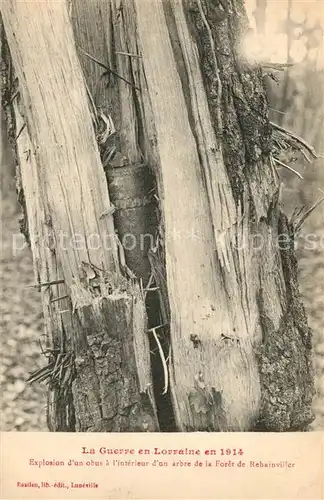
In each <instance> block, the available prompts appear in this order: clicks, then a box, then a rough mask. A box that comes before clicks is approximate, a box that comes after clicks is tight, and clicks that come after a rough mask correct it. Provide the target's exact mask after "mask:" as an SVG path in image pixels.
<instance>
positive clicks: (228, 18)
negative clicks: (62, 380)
mask: <svg viewBox="0 0 324 500" xmlns="http://www.w3.org/2000/svg"><path fill="white" fill-rule="evenodd" d="M7 5H8V6H7V7H6V8H5V9H4V22H5V28H6V32H7V36H8V40H9V44H10V47H11V50H12V56H13V60H14V62H15V66H16V67H17V73H18V76H19V81H20V83H21V86H22V90H23V96H24V103H25V107H26V106H27V107H26V109H27V110H28V112H27V118H28V119H27V125H28V127H27V130H28V132H29V133H30V137H31V138H32V140H33V144H34V149H36V147H37V146H38V148H39V150H37V155H36V162H37V169H35V170H37V175H36V173H35V174H34V176H35V178H36V177H37V182H38V184H39V186H40V187H39V188H38V193H39V195H38V196H39V199H41V200H42V202H43V203H45V204H47V207H48V210H49V211H50V213H51V215H52V219H53V220H52V223H51V226H50V228H51V231H53V234H54V238H55V240H56V239H57V236H58V231H60V230H64V231H67V233H68V234H69V236H71V233H72V232H73V231H75V230H77V231H78V232H80V233H81V234H82V235H83V237H84V238H85V240H86V239H87V237H88V235H89V234H91V232H94V231H95V232H96V234H97V233H99V234H100V235H102V231H104V230H106V231H107V232H108V234H109V235H110V236H111V235H112V234H113V232H114V227H113V223H112V221H111V219H110V220H109V221H108V222H107V220H104V226H100V224H101V222H99V223H98V221H100V214H101V213H102V212H103V211H104V210H105V209H107V207H108V206H109V197H108V192H107V185H106V181H105V179H104V177H103V169H102V162H104V161H103V159H104V158H107V153H108V152H109V151H110V150H111V148H112V147H113V146H114V147H115V149H117V151H118V155H117V156H116V157H114V159H113V160H112V162H111V161H110V160H108V161H107V163H106V164H105V168H106V171H107V176H108V179H109V177H110V179H111V177H112V176H113V173H112V172H113V170H112V169H113V168H114V167H120V168H123V167H125V166H126V165H127V166H131V167H133V168H134V167H136V165H137V166H138V165H139V164H144V165H146V166H147V167H148V168H149V169H150V171H151V172H153V173H154V175H155V179H156V184H157V198H158V201H159V210H160V225H159V228H158V229H159V231H158V234H159V237H158V238H157V240H156V241H155V245H154V247H153V248H151V253H149V254H148V255H147V258H148V261H150V262H151V264H152V263H155V267H154V265H153V268H152V274H153V275H154V274H155V280H156V282H157V285H158V286H159V291H160V294H159V297H160V304H159V314H160V317H161V318H162V323H163V325H162V326H165V323H167V324H168V326H167V328H166V331H167V332H168V331H169V334H170V342H171V355H170V356H169V357H168V366H167V370H166V371H164V377H165V380H164V382H165V391H166V390H167V382H168V379H169V378H170V386H171V396H172V406H173V412H174V415H175V429H176V430H180V431H194V430H199V431H206V430H207V431H248V430H255V429H263V430H271V431H288V430H294V429H296V430H303V429H305V428H306V426H307V424H308V423H309V421H310V420H311V419H312V411H311V400H312V394H313V378H312V368H311V332H310V330H309V328H308V326H307V321H306V316H305V312H304V309H303V306H302V304H301V301H300V297H299V291H298V283H297V269H296V267H297V266H296V260H295V256H294V241H293V240H294V234H293V228H292V226H291V225H290V224H289V222H288V221H287V219H286V217H285V216H284V215H283V213H282V212H281V210H280V206H279V194H280V193H279V185H278V182H277V178H276V176H275V174H274V172H273V169H272V168H271V164H270V160H269V154H270V150H271V128H270V125H269V121H268V107H267V100H266V96H265V90H264V86H263V82H262V75H261V71H260V70H259V69H258V68H251V66H250V65H249V64H248V63H247V61H245V60H244V59H243V57H242V56H241V55H240V53H239V42H240V40H241V37H242V36H243V34H244V30H245V12H244V6H243V2H242V1H241V0H229V1H228V2H227V3H226V4H224V5H225V7H223V2H221V3H219V5H218V4H217V2H209V1H207V0H197V1H194V2H189V1H187V0H168V1H163V2H162V1H161V0H150V1H149V2H146V1H143V0H127V1H120V0H111V2H110V3H109V4H108V3H106V2H103V1H101V0H97V1H96V2H90V3H89V2H84V1H82V0H76V1H75V2H73V3H72V19H73V23H74V29H75V37H76V40H77V46H78V47H81V48H82V49H83V55H82V53H81V54H80V57H82V58H84V57H86V59H87V61H86V60H85V59H82V60H83V63H82V64H83V68H84V73H85V75H86V79H87V82H88V87H89V89H90V92H91V93H92V95H94V96H95V104H96V106H100V107H102V109H103V110H104V113H105V114H107V115H111V116H112V118H113V121H114V123H115V126H116V129H117V135H116V137H115V138H114V140H115V142H114V144H107V145H106V150H105V151H104V150H102V151H101V160H100V157H99V153H98V150H97V147H96V143H95V138H94V134H93V130H92V128H91V119H90V113H89V110H88V108H87V106H86V92H85V88H84V85H83V79H82V75H81V72H80V68H79V64H78V61H77V58H76V54H75V50H74V42H73V38H72V32H71V30H70V26H69V22H68V18H67V11H66V8H65V6H64V4H61V3H60V4H59V5H51V6H49V4H42V8H40V9H39V12H38V11H37V13H36V21H37V24H36V26H33V34H34V33H35V29H36V28H37V30H38V32H39V37H38V38H36V37H35V36H34V38H33V40H32V37H31V32H30V30H26V32H25V33H23V32H22V24H21V21H22V19H23V17H24V15H28V16H31V8H30V7H28V5H21V4H19V3H17V4H16V3H15V2H13V1H11V2H8V4H7ZM108 5H109V6H110V7H108ZM87 11H89V12H88V14H89V16H90V19H93V20H94V22H93V24H92V23H87V22H86V21H85V19H88V17H87V15H88V14H87ZM54 14H55V15H54ZM54 18H55V23H53V22H52V21H53V20H54ZM95 20H97V21H98V24H95ZM36 21H35V11H34V12H33V21H32V22H33V23H36ZM16 23H18V24H16ZM89 26H92V30H93V29H94V26H99V28H98V32H99V33H104V34H105V36H104V39H103V44H102V46H101V47H100V44H99V43H98V37H95V36H93V33H91V30H90V28H89ZM53 30H55V31H56V30H57V37H56V38H55V41H56V43H57V44H58V46H56V47H55V48H56V50H55V51H53V53H52V52H51V51H50V50H49V48H46V46H45V44H40V42H39V40H44V41H45V40H46V43H47V47H51V44H53V43H54V40H53V37H52V36H51V33H53ZM14 31H15V32H16V33H18V37H14V36H13V32H14ZM59 31H60V35H58V33H59ZM62 34H63V35H64V36H62ZM36 40H37V42H36ZM38 45H39V47H38ZM37 47H38V48H37ZM90 49H91V50H93V51H94V52H95V53H92V54H90V56H92V59H91V58H89V57H88V56H89V52H90ZM84 51H85V52H87V54H88V55H85V54H84ZM54 54H55V57H54V56H53V55H54ZM125 54H128V56H125ZM46 55H48V56H49V57H46ZM93 57H95V58H96V59H97V60H99V61H101V62H103V63H104V65H105V66H107V67H108V68H109V70H110V71H109V70H108V74H110V81H109V82H108V86H107V87H105V89H104V90H103V88H102V85H103V83H102V82H103V79H102V75H101V74H100V73H97V72H98V71H99V69H98V68H96V70H94V68H95V66H96V63H95V62H93ZM44 60H45V61H46V64H45V65H44V63H43V61H44ZM85 61H86V62H85ZM41 66H42V67H41ZM97 66H98V65H97ZM22 67H23V68H24V71H22ZM31 68H33V71H31ZM35 68H39V79H35V77H34V73H35ZM28 69H29V71H28ZM62 70H63V72H62ZM111 70H113V71H114V73H115V74H116V73H117V74H118V75H119V77H118V76H117V77H116V76H115V77H114V79H112V78H113V76H112V73H111ZM62 75H63V76H62ZM94 75H96V76H94ZM120 76H121V77H122V79H121V78H120ZM125 80H126V82H125ZM67 82H68V84H67ZM96 82H99V83H97V84H96ZM72 88H73V92H72V91H71V89H72ZM55 97H57V99H59V98H60V99H62V98H63V99H64V107H63V106H62V107H60V108H59V109H58V107H57V106H55V105H54V100H53V99H55ZM29 103H31V104H32V108H31V109H29V108H28V105H29ZM80 103H82V105H81V107H80ZM40 105H41V106H40ZM44 105H45V106H44ZM44 110H45V111H44ZM76 113H77V116H76V119H74V120H71V118H68V117H71V116H75V114H76ZM68 120H69V121H68ZM62 124H63V125H65V128H63V129H62V128H61V127H62ZM45 144H46V147H44V145H45ZM58 144H59V145H60V146H61V145H62V147H61V148H59V149H58V147H57V145H58ZM76 151H77V155H76V154H75V152H76ZM108 157H109V158H110V156H109V155H108ZM114 162H115V163H114ZM50 166H51V167H50ZM116 175H117V177H119V178H120V179H123V180H122V183H123V184H124V183H125V182H126V180H125V177H123V174H120V175H119V174H118V173H117V174H116ZM26 182H27V181H26ZM35 182H36V181H35ZM27 184H28V183H27ZM69 186H73V193H71V195H70V196H71V198H70V199H68V198H67V196H66V195H65V189H66V187H69ZM27 189H28V187H27ZM122 189H123V187H121V188H120V190H122ZM112 191H113V190H112V186H111V193H112ZM119 192H120V191H119V189H117V190H115V195H117V196H118V193H119ZM64 195H65V197H64ZM82 196H83V206H84V207H86V208H87V209H86V211H83V212H82V207H81V205H80V203H81V201H82ZM133 196H134V197H135V198H136V192H135V193H133ZM47 200H48V201H47ZM39 203H40V202H39ZM30 205H31V203H30ZM119 208H121V207H119ZM128 208H129V207H128ZM30 210H31V211H32V207H30ZM41 210H42V211H43V212H45V208H43V209H41ZM38 211H39V209H38V210H36V212H37V213H38ZM80 213H83V214H86V215H84V217H83V218H81V217H80ZM67 214H68V217H67ZM30 217H33V216H32V215H31V214H29V218H30ZM34 218H36V215H34ZM144 218H145V216H144ZM40 225H42V224H41V223H40ZM42 227H44V224H43V225H42ZM143 227H145V225H144V226H143ZM72 230H73V231H72ZM44 239H45V237H44V238H43V240H44ZM112 241H113V242H114V241H115V240H114V239H113V238H112ZM34 246H36V243H34ZM34 253H35V251H34ZM131 257H132V256H131V255H128V256H127V259H128V260H127V263H128V264H129V263H130V262H131ZM57 258H58V260H59V265H61V266H62V276H63V277H64V281H65V284H66V285H67V290H68V292H67V293H68V295H69V296H70V298H71V301H72V305H71V306H70V311H71V309H72V316H71V314H70V317H72V320H70V322H67V325H69V326H64V332H67V336H68V338H69V339H70V338H71V339H72V338H73V339H74V344H73V345H72V342H71V346H72V350H73V349H75V351H76V354H75V356H76V360H77V359H78V360H79V363H78V364H77V376H76V379H75V381H74V391H73V404H74V406H75V408H76V415H77V419H78V420H80V418H79V414H81V415H82V418H81V425H80V424H79V425H78V426H77V430H87V429H91V428H92V429H93V426H92V424H91V423H89V419H90V415H91V413H93V414H94V415H95V418H94V421H95V422H96V424H95V429H96V430H98V429H100V430H121V431H122V430H137V427H136V426H135V425H133V421H132V420H131V419H130V421H128V422H127V419H126V418H124V419H123V418H122V417H120V418H119V416H118V415H122V411H120V408H122V409H123V408H125V407H126V408H130V406H131V405H132V403H134V404H135V401H136V404H135V406H136V405H137V406H136V408H139V412H140V413H141V412H142V413H145V412H144V409H145V411H146V414H145V418H146V420H145V422H146V424H145V425H146V429H149V430H154V429H156V428H157V424H156V420H154V418H155V404H154V400H153V397H152V394H151V393H150V391H149V389H148V388H147V387H151V386H150V385H149V384H150V383H151V379H150V375H149V360H148V348H147V338H146V337H145V319H144V311H143V304H144V299H143V298H142V297H141V296H140V293H139V288H138V285H136V281H135V285H134V284H132V283H130V282H129V281H127V280H125V279H123V277H122V276H121V271H120V266H119V264H118V260H117V248H116V245H115V244H114V243H113V244H112V247H111V248H110V249H109V252H103V251H99V252H98V251H94V252H93V251H91V252H90V254H89V255H88V254H87V253H85V254H84V253H82V251H80V252H79V251H75V250H73V251H71V250H68V251H67V252H66V253H65V252H64V253H63V252H62V251H60V249H58V253H57ZM142 258H143V260H144V259H145V258H146V255H144V254H143V256H142ZM84 261H85V262H87V263H88V264H89V263H91V264H95V266H96V269H99V268H100V269H101V268H103V269H104V270H105V272H106V273H107V275H108V277H109V278H108V279H109V281H110V283H111V287H112V290H113V292H112V293H111V292H110V291H108V289H107V284H106V283H103V284H102V287H101V288H100V295H99V297H93V295H94V293H95V292H94V291H93V290H92V289H93V285H92V283H91V279H90V282H88V283H87V284H86V285H84V284H83V283H82V278H81V277H80V266H81V268H82V265H83V264H82V263H83V262H84ZM148 261H147V262H148ZM42 262H43V263H44V262H47V261H46V259H45V260H44V258H42ZM147 262H146V264H145V266H147ZM135 267H136V266H135ZM92 269H93V268H92ZM145 269H146V271H140V273H141V272H143V276H146V279H147V277H148V275H149V273H148V272H147V270H148V267H146V268H145ZM146 272H147V274H145V273H146ZM101 278H102V277H101ZM122 287H123V288H122ZM121 288H122V292H121V291H120V290H121ZM51 289H52V287H51ZM90 290H91V293H90ZM134 296H135V297H136V303H135V300H132V299H133V298H134ZM113 298H114V299H115V300H113ZM98 302H99V303H100V307H99V308H98V306H97V304H98ZM132 307H133V308H134V312H133V316H135V317H136V318H138V323H137V326H136V327H134V325H133V324H131V322H130V321H129V320H128V318H130V317H131V312H130V311H132V309H131V308H132ZM98 309H99V310H98ZM74 317H77V318H78V321H79V323H78V326H76V323H74ZM103 318H104V321H103ZM118 318H121V319H120V321H121V322H122V323H123V325H124V326H123V332H121V331H120V325H119V320H118ZM70 325H71V326H70ZM153 326H154V328H155V327H157V326H158V325H157V324H154V325H153ZM90 330H92V333H90ZM51 331H54V329H53V328H52V330H51ZM111 331H114V338H116V337H117V338H120V339H121V338H123V339H126V347H125V344H122V343H121V342H119V343H118V346H117V349H116V350H113V349H112V350H111V353H112V356H114V359H112V360H111V362H109V361H107V359H106V357H105V353H106V351H105V353H103V344H104V342H103V340H104V339H106V338H107V336H108V332H111ZM154 331H155V330H154ZM81 332H82V334H81ZM94 332H95V333H94ZM110 336H112V334H111V333H110ZM133 339H134V341H133ZM134 344H135V347H134ZM123 346H124V347H123ZM134 351H135V352H134ZM138 352H140V353H141V354H140V355H138V354H137V353H138ZM160 355H161V358H162V359H163V358H164V362H165V363H164V368H165V366H166V359H165V358H166V356H165V353H160ZM86 358H87V359H89V362H88V363H86V366H85V365H84V364H82V363H81V362H80V360H81V359H82V360H84V359H86ZM139 359H140V360H141V364H140V361H139ZM91 363H92V364H91ZM118 363H120V364H121V365H122V368H121V369H120V370H119V372H118V383H120V384H122V381H121V380H122V377H125V379H126V380H128V381H130V380H132V385H131V387H130V386H129V385H128V384H126V385H127V389H125V386H124V392H122V396H121V397H118V398H117V399H118V401H117V402H116V401H115V399H114V397H115V394H116V392H115V389H116V387H118V388H119V387H121V385H116V382H115V379H113V380H114V382H112V381H111V378H110V374H111V367H116V364H118ZM93 366H95V368H93ZM135 367H136V368H135ZM136 370H137V371H138V373H141V374H142V375H141V376H138V378H139V382H138V381H136V382H135V379H136V375H135V373H136ZM85 374H86V375H85ZM88 374H90V376H88ZM94 374H95V377H94ZM129 374H131V375H129ZM85 376H86V377H87V380H89V381H90V382H91V381H92V382H91V384H92V385H91V384H90V385H89V383H87V384H85V380H86V379H85ZM114 384H115V385H114ZM111 385H112V390H110V389H109V387H110V386H111ZM107 386H108V389H107ZM98 387H99V388H100V389H98ZM125 391H126V394H125ZM112 392H113V393H112ZM145 392H146V394H148V395H150V394H151V397H150V398H149V397H148V398H147V399H149V405H148V406H149V410H146V406H145V405H144V402H143V399H140V396H141V394H142V393H145ZM98 394H100V397H101V400H100V401H101V403H99V402H98V397H97V399H96V396H97V395H98ZM130 394H131V396H132V397H131V396H130ZM87 397H88V398H90V400H89V401H87ZM93 399H95V400H93ZM126 399H127V402H126ZM130 399H131V401H132V403H131V402H130ZM87 404H90V406H88V407H87V406H86V405H87ZM108 404H110V405H111V407H112V408H117V409H118V412H117V413H118V415H116V413H114V412H113V410H111V411H110V410H109V408H108ZM101 408H102V410H100V409H101ZM143 408H144V409H143ZM99 410H100V411H101V413H100V411H99ZM142 413H141V414H142ZM147 415H149V416H150V417H151V419H152V422H153V425H148V424H147V418H148V417H147ZM107 421H108V422H109V425H106V422H107ZM102 422H104V423H105V425H104V426H103V425H102ZM98 423H99V424H100V425H97V424H98ZM126 424H128V425H131V427H130V428H129V429H127V425H126Z"/></svg>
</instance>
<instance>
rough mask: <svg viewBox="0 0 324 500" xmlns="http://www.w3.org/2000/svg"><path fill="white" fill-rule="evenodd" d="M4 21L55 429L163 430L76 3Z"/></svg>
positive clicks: (10, 9)
mask: <svg viewBox="0 0 324 500" xmlns="http://www.w3.org/2000/svg"><path fill="white" fill-rule="evenodd" d="M2 16H3V21H4V25H5V31H6V36H7V39H8V43H9V46H10V51H11V55H12V59H13V62H14V66H15V70H16V72H17V76H18V79H19V91H20V94H19V95H17V96H16V101H14V102H15V105H14V106H15V111H16V113H15V115H16V119H17V122H16V123H17V128H18V127H20V123H19V121H18V119H19V118H20V120H21V123H24V124H25V125H26V127H25V128H24V129H23V130H21V127H20V129H18V130H21V133H20V136H19V138H18V139H17V148H18V155H19V160H20V165H21V175H22V183H23V188H24V193H25V199H26V206H27V214H28V221H29V236H30V241H31V247H32V251H33V257H34V262H35V275H36V279H37V283H38V285H39V287H40V289H41V290H42V300H43V304H44V313H45V322H46V329H47V332H48V336H49V352H50V361H51V363H52V366H53V369H52V371H51V374H50V391H49V407H48V416H49V426H50V429H51V430H56V431H58V430H74V428H75V429H76V430H80V431H99V430H102V431H126V430H129V431H145V430H146V429H147V428H148V427H150V429H151V430H154V429H157V428H158V424H157V419H156V412H155V403H154V398H153V394H152V384H151V375H150V364H149V363H150V362H149V350H148V339H147V332H146V314H145V307H144V299H143V295H142V292H141V289H140V287H139V284H138V283H137V282H136V281H135V280H132V281H130V280H128V279H126V278H125V277H124V276H123V275H122V273H121V269H120V265H119V261H118V248H117V242H116V236H115V232H114V224H113V219H112V218H111V216H102V214H103V213H104V212H105V211H106V210H107V209H108V208H109V206H110V200H109V195H108V189H107V182H106V179H105V174H104V171H103V169H102V164H101V160H100V156H99V151H98V146H97V143H96V138H95V134H94V130H93V125H92V119H91V114H90V110H89V107H88V103H87V94H86V87H85V85H84V78H83V75H82V71H81V68H80V64H79V61H78V58H77V55H76V50H75V45H74V40H73V32H72V29H71V25H70V21H69V17H68V11H67V7H66V5H65V4H64V3H63V2H59V3H55V2H40V3H39V4H37V7H36V5H35V3H31V2H15V1H13V2H11V1H9V2H6V4H4V5H3V6H2ZM7 97H9V96H7ZM11 97H13V96H12V95H11V96H10V98H11ZM20 98H21V99H22V101H23V109H24V116H20V117H19V105H18V100H20ZM57 282H61V284H60V285H58V284H56V283H57ZM46 283H50V284H49V285H45V284H46ZM72 381H73V384H72V393H71V391H70V385H71V382H72Z"/></svg>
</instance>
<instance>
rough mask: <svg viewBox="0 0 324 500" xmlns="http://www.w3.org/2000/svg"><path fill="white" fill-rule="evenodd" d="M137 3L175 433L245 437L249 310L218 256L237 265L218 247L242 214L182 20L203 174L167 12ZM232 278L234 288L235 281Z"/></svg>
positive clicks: (252, 397)
mask: <svg viewBox="0 0 324 500" xmlns="http://www.w3.org/2000/svg"><path fill="white" fill-rule="evenodd" d="M135 4H136V11H137V20H138V31H139V36H140V40H141V46H142V56H143V66H144V72H145V76H146V79H147V85H148V89H149V93H150V98H151V105H152V109H153V114H154V122H155V127H156V134H157V144H158V151H159V156H160V162H161V177H162V179H163V200H162V207H163V213H164V220H165V247H166V266H167V278H168V291H169V298H170V305H171V339H172V367H171V377H172V380H173V386H172V389H173V398H174V405H175V410H176V418H177V424H178V426H179V428H180V429H181V430H188V429H196V430H197V429H207V428H210V429H214V430H234V429H235V430H246V429H248V428H249V427H250V426H251V423H252V422H253V420H254V419H255V418H256V416H257V412H258V405H259V398H260V388H259V382H258V370H257V362H256V359H255V358H254V354H253V350H252V347H251V340H250V338H249V335H250V332H249V331H247V323H246V321H245V317H244V314H243V310H242V304H241V303H240V302H239V301H237V302H236V305H237V306H238V307H237V309H236V310H235V308H234V311H233V309H232V306H231V302H232V300H233V296H230V297H228V296H227V289H226V283H224V279H225V282H226V280H227V276H228V275H227V274H226V277H225V278H223V273H224V270H222V265H221V262H220V258H218V257H217V252H216V250H217V251H219V252H220V253H221V252H222V251H223V252H226V254H227V256H231V248H230V245H229V244H228V241H226V239H225V246H224V248H223V249H221V248H219V247H218V243H217V238H216V237H215V233H216V234H217V233H218V232H220V231H222V230H224V229H225V230H229V229H231V227H232V226H233V225H234V224H235V223H236V222H237V219H238V215H237V214H236V209H235V206H234V202H233V199H232V197H231V192H230V189H229V186H228V181H227V178H226V172H225V168H224V163H223V161H222V155H221V150H220V147H219V144H217V140H216V138H215V134H214V132H213V129H212V126H211V123H210V118H209V113H208V109H207V101H206V96H205V95H204V89H203V86H202V81H201V75H200V73H199V68H198V62H197V54H195V51H194V47H193V46H192V43H191V42H190V40H189V39H188V33H187V32H186V29H185V27H184V26H183V21H184V20H183V13H182V11H181V9H180V7H179V5H178V3H176V4H174V8H175V9H177V11H176V14H177V16H176V17H178V22H179V25H180V24H181V26H182V28H183V31H182V44H183V50H185V51H186V53H185V60H186V62H187V65H188V68H190V84H191V85H190V88H191V92H192V95H191V97H192V100H193V104H194V117H195V128H196V133H197V136H198V141H197V142H198V144H199V150H200V151H199V152H200V153H202V155H203V162H202V165H201V163H200V158H199V155H198V149H197V142H196V140H195V137H194V135H193V131H192V129H191V126H190V122H189V118H188V110H187V107H186V102H185V99H184V95H183V89H182V86H181V81H180V78H179V75H178V73H177V68H176V64H175V60H174V54H173V51H172V47H171V44H170V39H169V33H168V28H167V25H166V19H165V16H164V12H163V6H162V4H161V2H159V1H157V0H152V1H151V2H149V3H147V2H144V3H143V2H141V0H137V1H135ZM178 7H179V8H178ZM181 16H182V17H181ZM198 102H199V106H198ZM200 106H201V107H200ZM202 169H203V171H202ZM203 172H204V173H203ZM204 179H206V184H207V188H206V185H205V183H204ZM224 210H225V211H224ZM232 269H233V267H232ZM228 279H229V282H230V280H231V279H232V277H231V276H229V278H228ZM229 289H230V290H231V289H233V286H230V287H229ZM254 322H256V321H255V320H254ZM223 336H225V337H228V338H229V339H231V340H230V341H229V343H228V342H226V341H225V342H224V340H223ZM193 338H197V339H199V341H200V342H201V345H200V346H199V348H197V349H195V348H194V346H193V342H192V339H193ZM213 392H219V393H221V396H220V400H219V401H218V403H217V401H215V399H213V395H212V394H213ZM197 394H200V396H197ZM195 397H196V398H199V397H201V398H202V399H201V401H203V400H205V403H206V405H207V408H208V405H210V407H212V408H213V409H212V410H211V409H210V407H209V408H208V411H206V413H205V412H204V409H203V408H202V409H199V408H198V410H197V408H196V407H195V405H193V404H192V400H193V399H194V398H195ZM216 399H217V398H216ZM207 401H209V403H208V402H207Z"/></svg>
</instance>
